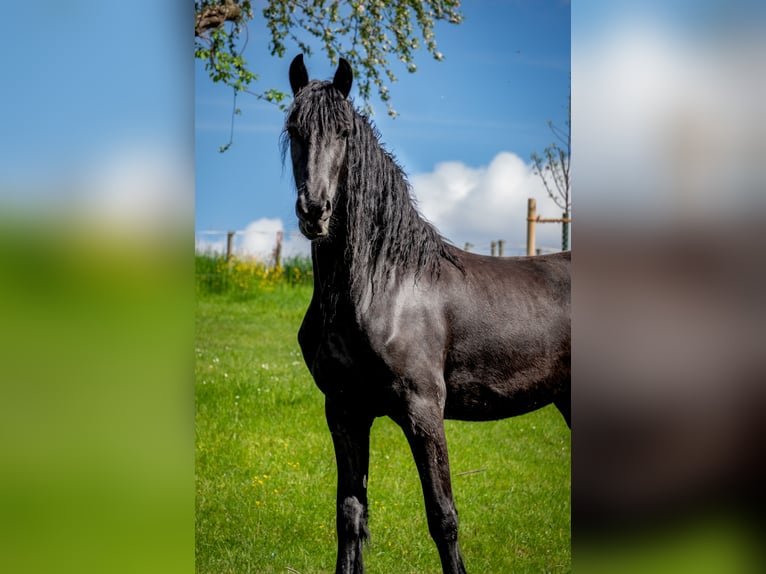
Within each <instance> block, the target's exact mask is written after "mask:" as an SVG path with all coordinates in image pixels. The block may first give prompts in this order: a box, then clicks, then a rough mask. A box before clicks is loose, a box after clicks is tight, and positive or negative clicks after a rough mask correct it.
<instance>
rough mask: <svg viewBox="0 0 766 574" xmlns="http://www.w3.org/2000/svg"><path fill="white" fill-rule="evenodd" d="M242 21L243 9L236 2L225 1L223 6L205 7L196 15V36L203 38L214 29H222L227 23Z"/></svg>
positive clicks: (231, 0) (233, 0)
mask: <svg viewBox="0 0 766 574" xmlns="http://www.w3.org/2000/svg"><path fill="white" fill-rule="evenodd" d="M240 20H242V8H240V6H239V4H237V3H236V2H235V0H224V2H223V3H221V4H212V5H210V6H205V7H203V8H202V9H201V10H200V11H199V12H197V13H196V14H195V15H194V35H195V36H203V35H204V34H205V32H207V31H208V30H211V29H213V28H220V27H221V26H223V25H224V23H225V22H239V21H240Z"/></svg>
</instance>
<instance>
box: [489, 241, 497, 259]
mask: <svg viewBox="0 0 766 574" xmlns="http://www.w3.org/2000/svg"><path fill="white" fill-rule="evenodd" d="M489 248H490V254H491V255H492V257H494V256H495V249H497V241H493V242H492V243H490V244H489Z"/></svg>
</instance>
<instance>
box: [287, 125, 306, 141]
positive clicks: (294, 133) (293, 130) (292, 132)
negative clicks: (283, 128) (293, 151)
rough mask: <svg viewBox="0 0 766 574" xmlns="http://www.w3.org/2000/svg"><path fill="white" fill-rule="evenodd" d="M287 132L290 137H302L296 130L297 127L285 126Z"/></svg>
mask: <svg viewBox="0 0 766 574" xmlns="http://www.w3.org/2000/svg"><path fill="white" fill-rule="evenodd" d="M287 134H288V135H289V136H290V137H291V138H296V139H303V136H302V135H301V132H300V131H299V130H298V128H296V127H293V126H290V127H289V128H287Z"/></svg>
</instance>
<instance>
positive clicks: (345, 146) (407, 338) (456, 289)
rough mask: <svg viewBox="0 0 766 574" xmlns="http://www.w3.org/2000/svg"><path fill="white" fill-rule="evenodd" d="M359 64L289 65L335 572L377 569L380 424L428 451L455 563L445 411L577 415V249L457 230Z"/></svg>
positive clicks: (309, 355)
mask: <svg viewBox="0 0 766 574" xmlns="http://www.w3.org/2000/svg"><path fill="white" fill-rule="evenodd" d="M352 79H353V76H352V71H351V67H350V66H349V64H348V62H346V61H345V60H343V59H341V60H340V65H339V66H338V69H337V71H336V73H335V77H334V79H333V81H332V82H320V81H316V80H314V81H309V79H308V73H307V71H306V68H305V66H304V64H303V57H302V55H299V56H297V57H296V58H295V59H294V60H293V62H292V64H291V66H290V85H291V87H292V91H293V94H294V95H295V99H294V101H293V104H292V106H291V107H290V109H289V110H288V112H287V121H286V124H285V131H284V134H283V139H282V144H283V156H284V155H285V154H286V153H287V149H288V147H289V151H290V156H291V158H292V166H293V175H294V177H295V185H296V187H297V192H298V199H297V202H296V208H295V210H296V213H297V215H298V220H299V225H300V229H301V231H302V233H303V234H304V235H305V236H306V237H308V238H309V239H311V240H312V249H311V251H312V260H313V265H314V294H313V297H312V300H311V304H310V306H309V309H308V311H307V312H306V316H305V317H304V319H303V324H302V325H301V328H300V331H299V333H298V340H299V342H300V346H301V350H302V351H303V357H304V359H305V361H306V364H307V366H308V368H309V370H310V371H311V374H312V375H313V377H314V380H315V381H316V384H317V386H318V387H319V388H320V389H321V390H322V392H323V393H324V395H325V412H326V415H327V423H328V425H329V428H330V432H331V433H332V439H333V444H334V446H335V454H336V460H337V465H338V491H337V532H338V558H337V564H336V572H339V573H350V572H354V573H359V572H363V565H362V542H363V541H364V539H365V538H366V537H367V536H368V530H367V470H368V460H369V436H370V428H371V426H372V422H373V420H374V419H375V418H376V417H380V416H388V417H390V418H391V419H393V420H394V421H395V422H396V423H397V424H398V425H399V426H401V428H402V429H403V430H404V433H405V435H406V437H407V440H408V442H409V444H410V447H411V449H412V454H413V456H414V458H415V462H416V464H417V468H418V472H419V474H420V480H421V483H422V486H423V495H424V497H425V505H426V510H427V514H428V527H429V531H430V533H431V536H432V537H433V539H434V541H435V542H436V546H437V547H438V550H439V556H440V558H441V562H442V568H443V570H444V572H449V573H459V572H465V568H464V566H463V560H462V558H461V555H460V550H459V547H458V519H457V511H456V509H455V505H454V502H453V498H452V487H451V484H450V469H449V461H448V457H447V443H446V440H445V435H444V419H445V418H452V419H461V420H493V419H499V418H504V417H510V416H514V415H519V414H522V413H526V412H529V411H532V410H534V409H537V408H539V407H542V406H545V405H547V404H550V403H554V404H555V405H556V406H557V407H558V409H559V410H560V411H561V413H562V414H563V416H564V418H565V420H566V422H567V424H568V425H569V424H570V383H569V379H570V375H569V374H570V294H569V292H570V279H569V267H570V253H568V252H567V253H559V254H555V255H549V256H541V257H520V258H497V257H485V256H480V255H474V254H471V253H467V252H464V251H461V250H460V249H457V248H456V247H454V246H452V245H450V244H449V243H447V242H446V241H445V240H444V239H443V238H442V237H441V236H440V235H439V233H438V232H437V231H436V229H434V227H433V226H432V225H430V224H429V223H428V222H426V221H425V220H424V219H423V218H422V217H421V216H420V215H419V213H418V211H417V210H416V208H415V205H414V203H413V200H412V198H411V195H410V188H409V185H408V183H407V180H406V179H405V176H404V174H403V172H402V169H401V168H400V167H399V166H398V165H397V163H396V161H395V160H394V159H393V158H392V157H391V155H390V154H389V153H387V152H386V151H385V150H384V149H383V148H382V147H381V145H380V143H379V139H378V138H379V136H378V134H377V132H376V131H375V129H374V128H373V127H372V126H371V125H370V123H369V121H368V120H367V119H366V118H365V117H364V116H362V115H360V114H359V113H358V112H357V111H356V110H355V109H354V107H353V105H352V104H351V103H350V102H349V101H348V99H347V97H348V94H349V91H350V89H351V83H352Z"/></svg>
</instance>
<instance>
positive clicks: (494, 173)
mask: <svg viewBox="0 0 766 574" xmlns="http://www.w3.org/2000/svg"><path fill="white" fill-rule="evenodd" d="M410 181H411V183H412V187H413V192H414V194H415V196H416V198H417V200H418V207H419V209H420V211H421V213H422V214H423V215H424V216H425V217H426V219H428V220H429V221H431V222H432V223H433V224H434V225H436V227H437V228H438V229H439V231H440V232H441V233H442V235H444V236H445V237H446V238H448V239H449V240H450V241H452V242H453V243H455V244H456V245H458V246H459V247H463V246H464V245H465V243H466V242H470V243H472V244H473V245H474V246H475V247H474V248H473V250H474V251H477V252H488V251H489V243H490V242H491V241H494V240H498V239H503V240H504V241H505V242H506V254H507V255H514V254H521V253H523V252H524V251H525V246H526V232H527V221H526V220H527V200H528V198H530V197H532V198H535V199H536V200H537V210H538V213H540V214H541V215H542V216H543V217H551V218H552V217H560V215H561V214H560V213H559V208H558V207H556V205H555V204H554V203H553V202H552V201H551V200H550V198H549V197H548V195H547V193H546V191H545V189H544V187H543V185H542V182H541V181H540V178H539V177H538V176H537V175H535V173H534V172H533V171H532V168H531V165H529V164H527V163H525V162H524V161H523V160H522V159H521V158H520V157H519V156H517V155H516V154H514V153H510V152H500V153H499V154H497V155H496V156H495V157H494V158H493V159H492V161H491V162H490V163H489V165H488V166H483V167H478V168H477V167H470V166H467V165H465V164H463V163H461V162H445V163H440V164H437V165H436V167H435V168H434V171H432V172H430V173H421V174H416V175H414V176H412V177H411V178H410ZM560 245H561V225H560V224H539V225H538V226H537V246H538V247H546V248H558V247H559V246H560Z"/></svg>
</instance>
